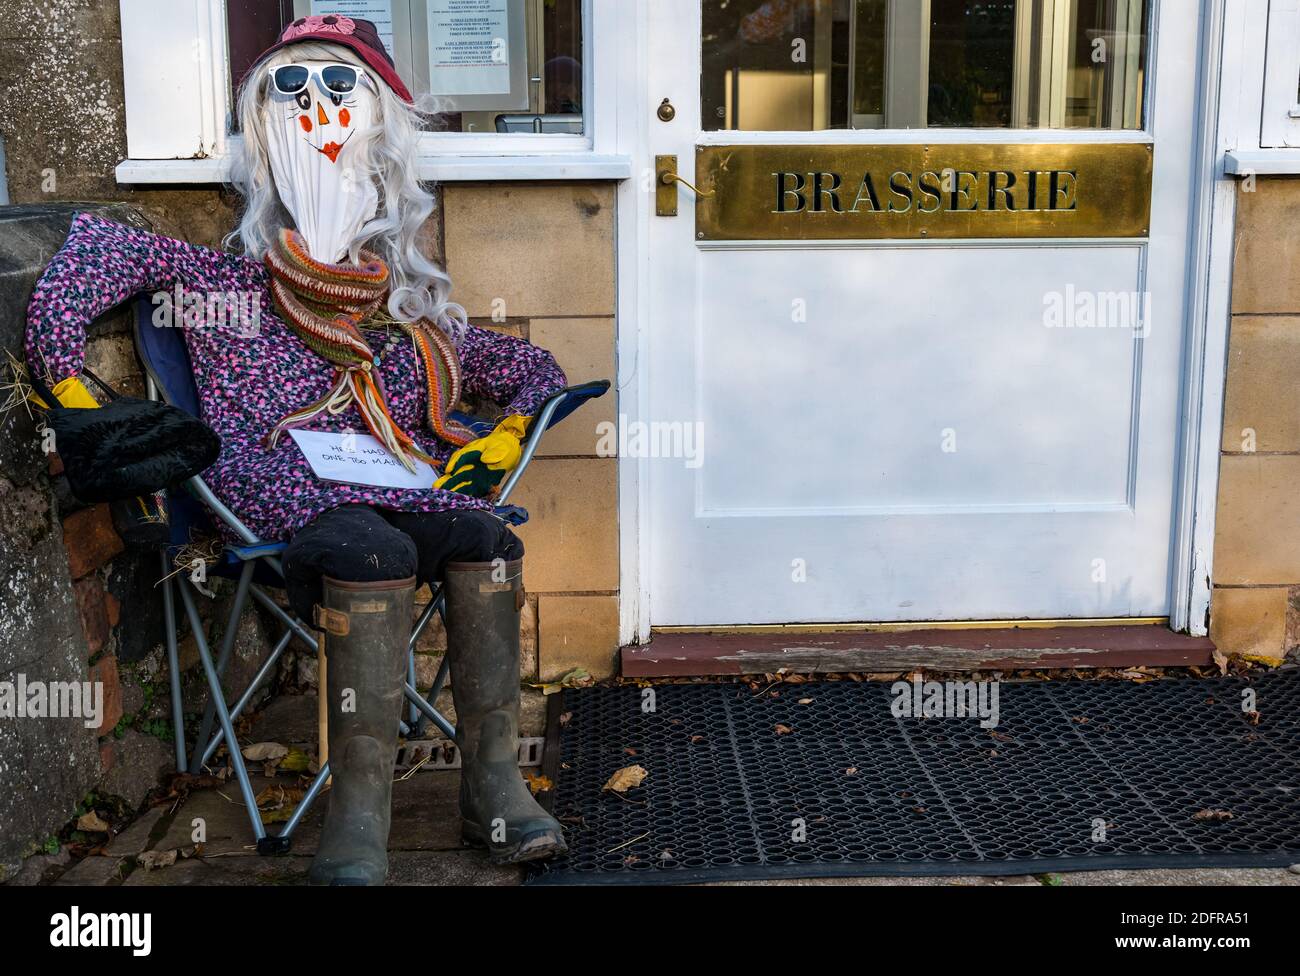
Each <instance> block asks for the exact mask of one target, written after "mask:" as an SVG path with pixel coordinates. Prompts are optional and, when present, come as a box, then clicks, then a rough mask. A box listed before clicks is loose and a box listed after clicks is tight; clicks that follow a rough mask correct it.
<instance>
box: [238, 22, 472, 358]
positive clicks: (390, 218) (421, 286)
mask: <svg viewBox="0 0 1300 976" xmlns="http://www.w3.org/2000/svg"><path fill="white" fill-rule="evenodd" d="M309 60H322V61H330V60H333V61H346V62H348V63H350V64H355V65H357V66H358V67H359V68H361V69H362V70H364V71H366V73H367V75H368V76H369V77H370V80H371V81H373V82H374V87H375V89H376V90H377V91H378V92H379V98H378V108H377V110H376V115H375V124H374V125H373V126H372V127H371V128H370V129H367V130H364V131H360V132H358V133H357V134H356V136H355V137H354V138H353V140H352V142H353V143H356V144H357V145H356V146H355V148H354V149H350V151H351V152H353V153H355V156H354V161H355V165H356V167H357V169H358V170H360V171H361V172H369V173H374V174H375V176H374V180H375V186H376V189H377V190H378V192H379V209H378V211H377V212H376V214H375V216H374V217H373V218H371V219H370V220H369V221H367V222H366V223H365V224H364V225H363V226H362V227H361V230H360V231H359V232H358V234H357V237H356V239H355V240H353V241H352V242H351V243H349V245H348V249H347V251H348V260H350V261H351V262H353V263H354V264H355V263H357V262H358V261H359V259H360V255H361V250H362V248H364V249H366V250H368V251H373V252H374V253H376V254H378V255H379V257H380V258H381V259H382V260H383V261H384V263H385V264H386V265H388V273H389V281H390V289H391V290H390V294H389V298H388V311H389V314H390V315H392V316H393V318H395V319H397V320H399V321H402V322H414V321H417V320H418V319H421V318H425V319H428V320H429V321H431V322H436V323H437V324H438V325H439V326H440V327H441V328H442V329H443V331H445V332H446V333H447V334H448V335H450V336H451V337H452V339H453V340H454V339H457V338H459V337H460V334H461V332H462V330H463V329H464V326H465V321H466V319H465V310H464V309H463V308H462V307H461V306H460V305H457V304H456V303H454V302H451V301H448V296H449V294H450V292H451V278H449V277H448V276H447V272H446V271H444V270H443V269H442V268H440V267H438V265H437V264H436V263H434V262H433V261H431V260H429V258H427V257H425V255H424V254H423V253H421V251H420V249H419V247H418V246H417V244H416V239H417V237H418V236H419V233H420V228H421V227H422V226H423V224H424V222H425V220H427V219H428V217H429V214H431V213H432V212H433V197H432V196H431V195H430V194H429V193H428V192H427V191H426V190H425V189H424V187H423V186H421V185H420V182H419V180H418V179H417V178H416V175H415V144H416V138H417V136H418V134H419V131H420V123H421V121H422V120H423V116H424V115H425V113H424V112H423V111H421V110H420V109H419V108H416V107H415V106H413V105H409V104H407V103H406V102H404V101H402V99H400V98H399V97H398V96H397V95H396V94H395V93H394V92H393V90H392V89H391V88H389V87H388V85H387V84H385V83H384V81H383V80H382V79H378V78H375V77H374V75H373V74H371V73H370V72H369V71H368V70H367V69H366V66H365V63H364V62H363V61H362V60H361V59H360V58H358V57H357V56H356V55H355V54H353V53H352V52H351V51H350V50H348V49H347V48H345V47H343V46H342V45H338V44H328V43H321V42H315V41H303V42H301V43H298V44H291V45H289V46H288V47H285V48H281V49H280V50H279V51H276V52H275V54H273V55H271V56H270V57H269V58H267V59H266V60H265V61H263V62H262V63H261V64H259V65H258V66H257V67H256V68H255V69H254V70H253V71H250V72H249V74H248V77H247V78H246V79H245V80H244V84H243V87H241V88H240V90H239V98H238V100H237V107H236V111H237V113H238V117H239V126H240V129H241V131H242V132H243V137H244V139H243V143H244V145H243V152H242V153H241V154H240V155H239V156H238V157H236V159H235V165H234V169H233V172H232V174H231V180H230V182H231V183H232V184H233V185H234V187H235V189H237V190H238V191H239V192H240V194H241V195H242V196H243V197H244V211H243V214H242V215H241V217H240V220H239V224H238V226H237V227H236V228H235V229H234V230H233V231H231V232H230V234H228V235H227V236H226V239H225V243H226V246H228V247H232V248H241V249H242V250H243V252H244V254H246V255H248V256H249V257H251V258H253V259H254V260H257V261H261V260H262V259H263V257H265V255H266V251H267V248H269V247H270V245H271V242H272V241H274V240H275V235H276V234H277V233H278V231H279V230H280V228H282V227H291V226H293V217H292V216H291V215H290V214H289V211H288V210H287V209H286V208H285V206H284V203H283V202H282V201H281V200H280V194H279V192H278V191H277V190H276V188H275V180H274V179H272V177H271V166H270V154H269V151H268V147H267V143H266V134H265V131H264V130H263V127H262V123H261V114H262V109H263V106H264V104H265V102H266V99H267V96H268V92H269V85H268V80H269V69H271V68H274V67H276V66H278V65H281V64H287V63H289V62H291V61H309Z"/></svg>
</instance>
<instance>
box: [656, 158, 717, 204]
mask: <svg viewBox="0 0 1300 976" xmlns="http://www.w3.org/2000/svg"><path fill="white" fill-rule="evenodd" d="M678 183H681V184H683V185H684V186H686V187H687V188H688V189H689V190H690V191H691V192H692V193H694V194H695V195H696V196H697V197H711V196H713V194H714V193H715V192H716V191H714V190H701V189H700V188H699V187H698V186H696V185H695V184H694V183H692V182H691V181H690V180H688V179H686V178H685V177H683V176H679V175H678V173H677V157H676V156H656V157H655V215H656V216H658V217H676V216H677V184H678Z"/></svg>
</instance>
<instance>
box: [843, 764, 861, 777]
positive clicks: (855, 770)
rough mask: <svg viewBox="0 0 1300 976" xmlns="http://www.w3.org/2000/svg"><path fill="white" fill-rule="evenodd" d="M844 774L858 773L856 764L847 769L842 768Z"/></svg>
mask: <svg viewBox="0 0 1300 976" xmlns="http://www.w3.org/2000/svg"><path fill="white" fill-rule="evenodd" d="M844 775H845V776H856V775H858V767H857V766H850V767H849V768H848V769H846V770H844Z"/></svg>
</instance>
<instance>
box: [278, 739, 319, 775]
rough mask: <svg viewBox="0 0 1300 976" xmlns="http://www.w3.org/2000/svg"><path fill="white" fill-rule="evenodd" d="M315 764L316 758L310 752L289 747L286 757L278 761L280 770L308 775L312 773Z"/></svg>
mask: <svg viewBox="0 0 1300 976" xmlns="http://www.w3.org/2000/svg"><path fill="white" fill-rule="evenodd" d="M315 763H316V757H315V756H313V755H312V754H311V753H310V752H304V751H303V750H302V749H296V748H293V747H292V746H291V747H290V748H289V753H288V755H286V756H285V757H284V758H283V759H281V760H280V768H281V769H287V770H288V771H289V772H291V773H310V772H314V770H313V769H312V766H314V765H315Z"/></svg>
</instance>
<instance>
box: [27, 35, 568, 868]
mask: <svg viewBox="0 0 1300 976" xmlns="http://www.w3.org/2000/svg"><path fill="white" fill-rule="evenodd" d="M238 118H239V123H240V128H241V130H242V132H243V158H242V160H241V161H240V162H239V164H238V166H237V173H236V177H235V180H234V182H235V185H236V187H237V188H238V189H239V190H240V191H241V192H242V194H243V196H244V198H245V199H244V210H243V214H242V218H241V221H240V224H239V226H238V227H237V228H236V230H235V231H234V232H233V233H232V234H231V235H230V237H229V238H228V239H227V242H226V243H227V245H228V246H233V245H237V246H238V248H239V250H241V251H242V253H238V254H236V253H227V252H223V251H217V250H212V249H209V248H204V247H199V246H196V245H192V244H188V243H186V242H184V241H179V240H173V239H170V238H167V237H161V236H158V235H155V234H150V233H147V232H144V231H141V230H138V229H135V228H130V227H125V226H122V225H120V224H117V223H114V222H111V221H106V220H102V219H99V218H97V217H95V216H92V215H89V214H84V213H83V214H79V215H78V216H77V217H76V219H75V220H74V221H73V224H72V228H71V232H70V234H69V236H68V238H67V241H66V242H65V244H64V245H63V248H62V249H61V250H60V251H59V252H58V254H56V255H55V257H54V259H53V260H52V261H51V262H50V265H49V267H48V268H47V269H46V271H45V273H44V275H43V276H42V278H41V280H40V282H39V283H38V284H37V286H36V289H35V291H34V293H33V295H32V299H31V304H30V307H29V313H28V331H27V358H28V362H29V366H30V368H31V369H32V370H33V371H38V372H39V374H40V375H42V376H43V377H44V378H45V380H46V382H47V383H48V384H49V386H50V387H52V388H53V395H54V396H56V397H57V398H58V399H59V401H60V402H61V403H62V404H63V405H64V406H70V407H72V406H84V407H92V406H94V404H95V401H94V400H93V398H91V397H90V395H89V393H88V392H87V391H86V389H85V387H83V386H82V384H81V382H80V380H79V379H78V375H79V373H80V372H81V370H82V368H83V348H84V344H85V336H86V326H87V325H88V324H89V323H90V322H91V320H93V319H94V318H95V317H96V316H97V315H99V314H101V313H102V312H104V311H106V310H107V309H109V308H111V307H113V306H115V305H117V304H119V303H121V302H123V301H125V300H126V299H128V298H130V297H131V296H132V295H134V294H136V293H140V292H172V291H173V290H175V289H177V288H179V289H181V290H183V291H186V292H189V293H195V292H197V293H200V294H207V295H212V294H222V295H230V294H231V293H234V294H236V295H241V296H251V299H252V306H251V307H253V308H254V309H255V310H256V313H257V314H256V318H257V323H256V327H255V328H249V323H248V322H246V321H243V320H242V319H241V320H240V321H235V322H222V323H217V324H213V323H201V324H198V325H196V324H187V327H186V328H185V341H186V346H187V348H188V350H189V354H190V358H191V361H192V365H193V370H194V375H195V380H196V385H197V388H198V392H199V397H200V401H201V406H202V417H203V420H204V422H205V423H207V424H208V425H209V426H210V427H211V428H212V429H213V430H215V431H216V433H217V434H218V435H219V436H220V439H221V451H220V455H219V457H218V459H217V461H216V463H215V464H213V465H212V467H211V468H209V469H208V470H207V471H206V472H205V479H206V480H207V482H208V483H209V485H210V486H211V488H212V489H213V491H214V492H215V493H216V495H217V497H218V498H220V500H221V501H222V502H223V503H224V504H225V505H226V506H228V507H229V508H230V509H231V510H232V511H233V512H234V513H235V514H236V515H237V516H238V517H239V518H240V519H241V520H242V521H243V522H244V523H245V524H246V525H247V526H248V527H249V528H251V529H252V530H253V531H254V532H255V533H257V534H258V535H259V536H260V537H261V538H263V539H265V540H268V541H284V542H287V543H288V546H287V549H286V550H285V552H284V556H283V566H284V570H285V577H286V582H287V589H288V596H289V600H290V603H291V604H292V605H293V607H294V609H295V611H296V612H297V613H298V614H299V615H300V616H301V617H302V618H303V619H305V620H309V621H312V622H313V623H314V625H315V626H316V627H317V628H318V629H319V630H321V631H322V632H323V640H324V647H325V658H326V663H327V666H328V692H327V694H328V699H329V735H328V747H329V757H330V768H331V771H332V776H333V786H332V788H331V790H330V801H329V811H328V814H327V816H326V820H325V828H324V833H323V835H322V838H321V843H320V848H319V852H318V853H317V855H316V858H315V861H314V862H313V864H312V868H311V873H310V879H311V881H312V882H313V883H314V884H338V885H361V884H382V883H383V881H384V876H385V872H386V870H387V853H386V848H387V840H388V830H389V821H390V800H391V795H392V779H393V765H394V760H395V753H396V731H397V718H398V715H399V712H400V703H401V700H402V683H403V676H404V670H405V659H406V646H407V639H408V637H409V633H410V627H411V622H412V610H413V603H414V595H415V590H416V587H417V585H419V584H422V583H428V582H430V581H432V580H435V579H438V580H442V581H443V582H444V584H445V591H446V599H447V643H448V650H447V653H448V655H449V656H450V664H451V675H452V691H453V696H454V699H455V706H456V717H457V723H458V724H457V742H458V745H459V747H460V750H461V754H462V761H463V769H462V774H461V792H460V810H461V824H462V831H463V835H464V837H465V839H466V840H467V841H469V842H471V843H475V844H479V845H483V846H486V847H487V848H488V849H489V853H490V855H491V856H492V858H493V859H494V860H496V861H498V862H502V863H505V862H517V861H525V860H533V859H538V858H544V857H548V856H550V855H553V854H556V853H559V852H562V851H564V849H565V844H564V839H563V832H562V830H561V828H560V825H559V824H558V823H557V822H556V821H555V820H554V819H553V818H552V817H550V816H549V815H548V814H547V813H546V812H545V811H543V810H542V809H541V807H540V806H538V804H537V802H536V801H535V800H534V799H533V796H532V794H531V792H530V791H529V789H528V787H527V786H526V785H525V783H524V781H523V778H522V777H521V776H520V773H519V769H518V765H517V741H518V715H519V661H518V658H519V606H520V605H521V604H522V602H523V589H522V557H523V554H524V550H523V545H522V543H521V542H520V540H519V539H518V538H517V537H516V536H515V535H514V533H513V532H511V530H510V528H509V526H508V525H507V524H506V523H505V522H504V521H502V520H501V519H500V518H498V517H497V516H496V515H495V514H494V511H493V506H492V503H491V501H490V500H489V497H488V496H489V495H490V494H491V492H492V490H493V489H494V488H495V487H497V486H498V485H499V483H500V482H501V480H502V478H503V476H504V475H505V474H506V472H508V471H509V470H510V469H511V468H512V467H514V466H515V465H516V464H517V462H518V460H519V458H520V454H521V450H520V438H521V437H523V436H524V435H525V434H526V432H527V430H528V426H529V423H530V420H531V418H532V417H533V416H534V415H535V414H536V412H537V410H538V409H539V407H540V406H541V404H542V403H543V402H544V401H545V400H546V398H547V397H549V396H550V395H552V394H553V393H555V392H557V391H559V390H560V389H562V388H563V386H564V382H565V380H564V374H563V373H562V372H561V371H560V369H559V367H557V366H556V364H555V360H554V358H553V357H552V356H551V355H550V354H549V353H547V352H545V351H544V350H541V349H538V348H536V347H534V346H532V345H530V344H528V343H527V342H524V341H522V340H520V339H515V338H513V337H510V336H504V335H500V334H498V333H495V332H492V331H490V330H486V329H481V328H477V327H475V326H472V325H469V324H468V323H467V322H466V321H465V313H464V310H463V309H462V308H460V307H459V306H457V305H455V304H453V303H451V302H450V301H449V300H448V293H449V290H450V285H451V282H450V280H449V279H448V277H447V275H446V274H445V272H444V271H443V270H442V269H441V268H439V267H438V266H437V265H436V264H434V263H433V262H432V261H430V260H429V259H428V258H427V257H425V256H424V255H423V254H422V253H421V252H420V250H419V248H418V246H417V243H416V242H417V236H418V234H419V231H420V228H421V225H422V224H423V223H424V221H425V219H426V218H427V217H428V216H429V214H430V212H431V210H432V199H431V197H430V196H429V194H428V193H427V192H426V191H425V189H424V188H423V187H422V186H421V185H420V184H419V183H418V182H417V180H416V177H415V159H414V155H415V146H416V136H417V133H418V132H419V126H420V121H421V116H420V114H419V113H418V112H417V110H416V109H415V107H414V104H413V99H412V97H411V95H410V93H409V92H408V91H407V89H406V86H405V85H404V84H403V83H402V80H401V79H400V78H399V77H398V75H397V72H396V70H395V68H394V66H393V62H392V60H391V59H390V58H389V56H388V54H387V53H386V51H385V50H384V47H383V44H382V43H381V41H380V39H379V36H378V33H377V32H376V30H375V27H374V25H373V24H371V23H370V22H369V21H365V20H359V19H351V18H348V17H343V16H312V17H305V18H300V19H298V20H295V21H294V22H293V23H291V24H289V25H288V26H287V27H285V29H284V30H283V32H282V33H281V35H280V37H279V39H278V40H277V42H276V43H275V44H274V45H273V46H272V47H271V48H270V49H268V50H267V51H266V52H264V53H263V54H262V56H261V57H260V58H259V59H258V61H257V62H256V63H255V64H254V65H253V67H252V68H251V69H250V70H249V73H248V74H247V75H246V77H245V78H244V81H243V84H242V88H241V91H240V94H239V98H238ZM178 293H179V292H178ZM462 396H470V397H474V398H480V399H486V400H491V401H494V402H495V403H497V404H498V405H499V406H500V407H501V408H502V410H503V416H504V419H503V420H502V421H501V423H500V424H499V425H498V426H497V427H496V429H495V430H494V431H493V432H492V433H491V434H490V435H488V436H487V437H485V438H479V439H476V438H475V437H474V435H473V434H472V433H471V432H470V431H469V430H467V429H465V428H464V427H462V426H460V425H458V424H457V423H456V421H455V420H453V419H452V417H451V416H450V412H451V410H452V408H453V407H454V406H455V405H456V404H457V402H458V401H459V400H460V399H461V397H462ZM421 425H423V428H424V429H423V430H420V429H419V428H420V427H421ZM299 430H313V431H333V432H344V433H347V432H350V431H356V432H359V434H360V436H363V437H374V438H375V439H376V440H377V441H378V444H379V445H382V449H383V450H384V451H386V452H387V454H388V455H389V456H391V458H392V459H393V460H394V461H395V462H397V463H398V464H400V465H401V466H402V467H403V468H405V469H407V470H409V471H413V472H414V471H416V470H417V469H418V468H420V466H421V465H422V464H429V465H431V466H432V467H433V468H434V470H435V471H436V472H438V474H439V477H438V479H437V481H436V482H434V487H432V488H419V489H412V488H404V487H393V486H391V485H389V484H378V483H377V484H350V483H342V482H339V481H332V480H327V479H324V478H321V477H319V476H318V475H317V474H316V473H314V470H313V467H312V463H311V461H310V460H309V458H308V457H307V456H306V455H305V453H304V450H303V449H301V448H300V447H299V446H298V442H297V440H296V439H295V438H294V437H293V436H290V435H292V434H293V433H294V432H295V431H299ZM503 594H504V595H503Z"/></svg>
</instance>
